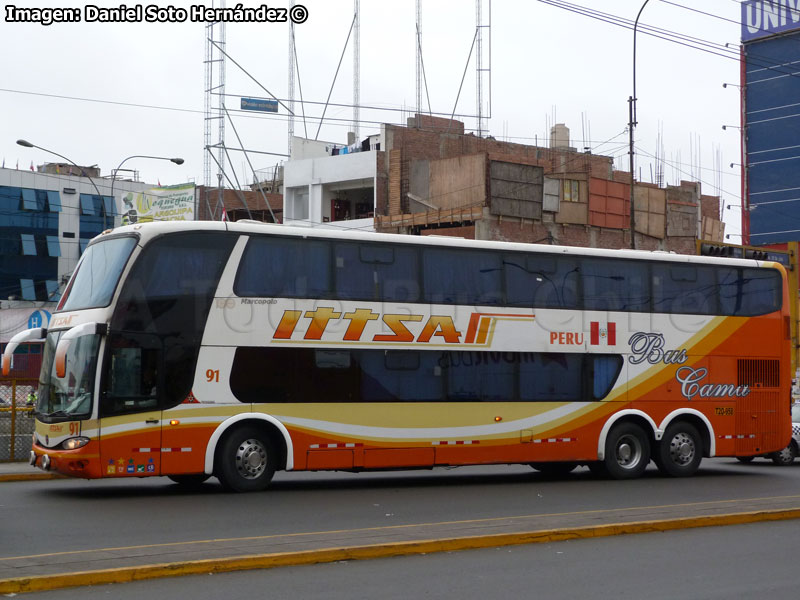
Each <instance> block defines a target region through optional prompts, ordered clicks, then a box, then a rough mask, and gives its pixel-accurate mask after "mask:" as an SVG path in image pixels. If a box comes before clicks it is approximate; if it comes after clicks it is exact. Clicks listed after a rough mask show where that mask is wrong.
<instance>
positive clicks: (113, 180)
mask: <svg viewBox="0 0 800 600" xmlns="http://www.w3.org/2000/svg"><path fill="white" fill-rule="evenodd" d="M132 158H150V159H153V160H168V161H170V162H173V163H175V164H176V165H182V164H183V163H184V160H183V159H182V158H169V157H167V156H148V155H147V154H134V155H132V156H128V157H127V158H123V159H122V162H121V163H119V166H118V167H117V168H116V169H114V170H113V171H112V172H111V199H112V200H114V184H115V183H116V182H117V173H119V171H120V169H122V165H124V164H125V163H126V162H128V161H129V160H130V159H132Z"/></svg>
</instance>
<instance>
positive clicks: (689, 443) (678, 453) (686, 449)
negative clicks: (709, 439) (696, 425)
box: [669, 432, 697, 467]
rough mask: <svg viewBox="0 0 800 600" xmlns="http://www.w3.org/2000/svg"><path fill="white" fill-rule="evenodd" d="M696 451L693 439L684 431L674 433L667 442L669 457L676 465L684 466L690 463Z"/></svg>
mask: <svg viewBox="0 0 800 600" xmlns="http://www.w3.org/2000/svg"><path fill="white" fill-rule="evenodd" d="M696 453H697V448H696V447H695V443H694V439H692V436H690V435H688V434H686V433H684V432H681V433H678V434H676V435H675V436H673V438H672V439H671V440H670V442H669V458H670V460H671V461H672V462H673V463H675V464H676V465H679V466H681V467H684V466H686V465H688V464H690V463H691V462H692V461H693V460H694V457H695V454H696Z"/></svg>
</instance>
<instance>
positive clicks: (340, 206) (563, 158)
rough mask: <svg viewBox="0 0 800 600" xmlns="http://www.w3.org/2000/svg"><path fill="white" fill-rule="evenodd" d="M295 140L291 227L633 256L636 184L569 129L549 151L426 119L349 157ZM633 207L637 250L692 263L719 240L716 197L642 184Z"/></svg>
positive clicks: (391, 128)
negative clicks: (581, 146) (578, 142)
mask: <svg viewBox="0 0 800 600" xmlns="http://www.w3.org/2000/svg"><path fill="white" fill-rule="evenodd" d="M296 141H297V143H295V144H293V148H297V149H298V150H297V151H295V150H293V155H292V157H291V158H290V160H289V161H288V162H287V163H285V165H284V173H285V189H284V191H285V194H286V195H285V199H286V200H285V201H286V207H287V209H286V221H285V222H286V223H287V224H292V225H303V226H310V227H316V226H323V227H331V226H339V227H348V226H351V227H357V228H359V229H362V230H372V229H374V230H375V231H380V232H388V233H407V234H414V235H430V234H436V235H454V236H459V237H465V238H470V239H486V240H505V241H515V242H532V243H551V244H562V245H568V246H588V247H596V248H629V247H630V246H631V239H630V174H629V173H627V172H621V171H615V170H614V166H613V159H612V158H611V157H609V156H602V155H596V154H591V153H589V152H578V151H577V150H576V149H575V148H572V147H570V146H569V130H568V129H567V128H566V127H565V126H564V125H561V124H559V125H556V126H555V127H554V128H553V131H552V132H551V140H550V144H549V147H546V148H545V147H539V146H530V145H525V144H516V143H510V142H504V141H499V140H496V139H494V138H492V137H488V138H481V137H477V136H475V135H473V134H465V133H464V124H463V123H461V122H459V121H455V120H450V119H442V118H437V117H429V116H426V115H417V116H416V117H415V118H412V119H409V122H408V126H407V127H401V126H396V125H388V124H387V125H383V126H382V129H381V133H380V134H379V135H375V136H371V137H370V138H367V139H365V140H363V141H362V142H361V143H358V141H356V143H353V144H350V145H349V146H346V147H338V146H337V145H336V144H332V143H329V142H316V141H314V140H301V139H299V138H297V140H296ZM634 202H635V217H636V219H635V223H636V247H637V248H640V249H644V250H665V251H674V252H681V253H689V254H694V253H695V242H696V240H697V239H707V240H710V241H717V242H720V241H722V240H723V234H724V225H723V224H722V222H721V221H720V217H719V215H720V207H719V198H717V197H714V196H705V195H703V194H702V193H701V190H700V184H699V183H695V182H681V184H680V185H678V186H667V187H665V188H659V187H658V186H655V185H652V184H645V183H637V184H635V189H634ZM367 222H368V223H367Z"/></svg>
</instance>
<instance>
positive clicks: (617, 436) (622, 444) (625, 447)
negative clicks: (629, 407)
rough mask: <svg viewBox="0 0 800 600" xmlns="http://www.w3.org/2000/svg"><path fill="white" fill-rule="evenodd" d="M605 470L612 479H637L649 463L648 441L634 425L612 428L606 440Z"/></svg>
mask: <svg viewBox="0 0 800 600" xmlns="http://www.w3.org/2000/svg"><path fill="white" fill-rule="evenodd" d="M603 462H604V465H605V470H606V471H607V472H608V474H609V476H611V477H613V478H614V479H634V478H636V477H639V476H640V475H641V474H642V473H644V470H645V469H646V468H647V465H648V463H649V462H650V440H649V439H648V438H647V435H646V434H645V432H644V430H643V429H642V428H641V427H639V426H638V425H637V424H635V423H620V424H619V425H616V426H614V427H613V428H612V429H611V431H610V432H609V434H608V438H607V439H606V455H605V460H604V461H603Z"/></svg>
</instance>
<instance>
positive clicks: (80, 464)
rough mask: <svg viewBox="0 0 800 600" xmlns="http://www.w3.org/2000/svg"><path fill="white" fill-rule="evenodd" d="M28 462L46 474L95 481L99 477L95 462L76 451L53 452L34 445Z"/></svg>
mask: <svg viewBox="0 0 800 600" xmlns="http://www.w3.org/2000/svg"><path fill="white" fill-rule="evenodd" d="M28 462H29V463H30V464H31V466H33V467H37V468H39V469H41V470H42V471H47V472H48V473H54V472H55V473H61V474H62V475H67V476H69V477H81V478H86V479H95V478H99V477H100V470H99V467H98V465H97V460H91V459H90V458H89V457H86V456H85V455H83V453H81V452H78V451H74V450H73V451H67V450H53V449H52V448H43V447H42V446H38V445H36V444H34V446H33V450H31V454H30V458H29V459H28Z"/></svg>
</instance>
